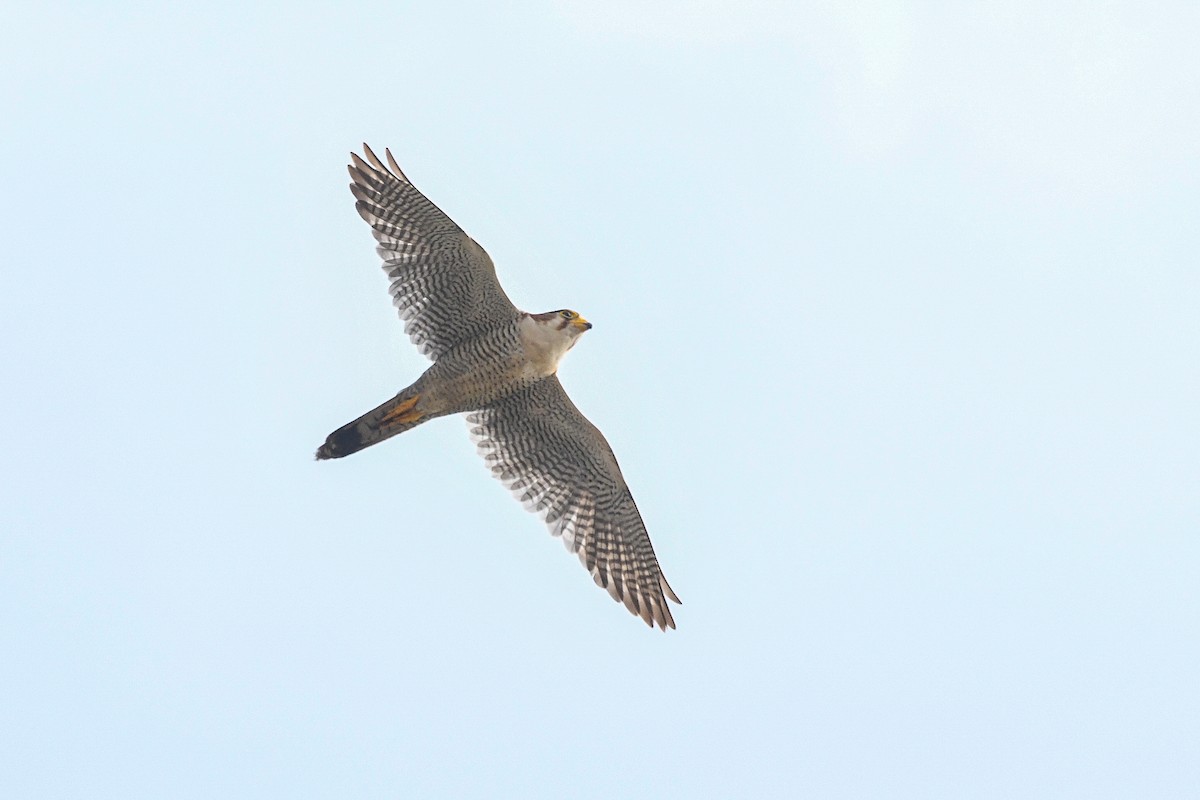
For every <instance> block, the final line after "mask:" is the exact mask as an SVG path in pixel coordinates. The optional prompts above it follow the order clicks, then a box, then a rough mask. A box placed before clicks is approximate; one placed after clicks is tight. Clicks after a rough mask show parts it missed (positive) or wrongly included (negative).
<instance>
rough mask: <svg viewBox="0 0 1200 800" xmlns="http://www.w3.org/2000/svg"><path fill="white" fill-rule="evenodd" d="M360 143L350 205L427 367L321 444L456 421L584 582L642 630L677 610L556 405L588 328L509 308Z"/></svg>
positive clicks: (601, 464)
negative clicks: (572, 560) (369, 236)
mask: <svg viewBox="0 0 1200 800" xmlns="http://www.w3.org/2000/svg"><path fill="white" fill-rule="evenodd" d="M384 153H385V155H386V157H387V165H386V166H385V165H384V164H383V162H382V161H380V160H379V158H378V157H377V156H376V155H375V154H374V153H373V152H371V148H369V147H367V146H366V145H365V144H364V145H363V154H364V156H365V159H364V158H360V157H359V156H358V155H357V154H355V153H352V154H351V155H350V158H351V162H352V163H351V164H350V165H349V169H350V177H351V179H352V182H351V184H350V191H351V192H352V193H353V194H354V197H355V200H357V202H356V203H355V208H356V209H357V210H358V213H359V215H360V216H361V217H362V218H363V219H364V220H366V221H367V224H368V225H370V226H371V232H372V233H373V234H374V235H375V240H376V241H377V242H378V246H377V247H376V251H377V252H378V253H379V255H380V257H381V258H382V259H383V269H384V271H385V272H386V273H387V276H388V278H389V279H390V280H391V289H390V291H391V295H392V301H393V303H394V304H395V306H396V308H397V310H398V311H399V312H400V319H401V320H403V321H404V329H405V332H406V333H407V334H408V335H409V338H411V339H412V341H413V343H414V344H415V345H416V346H417V348H418V349H419V350H420V351H421V352H422V353H424V354H425V355H426V356H428V357H429V358H430V360H432V361H433V364H432V365H431V366H430V367H429V369H427V370H426V371H425V373H424V374H423V375H421V377H420V378H418V379H417V380H416V382H415V383H413V384H412V385H411V386H409V387H408V388H407V389H404V390H402V391H401V392H400V393H399V394H397V395H396V396H395V397H393V398H392V399H390V400H388V401H387V402H385V403H384V404H383V405H381V406H379V407H378V408H376V409H374V410H373V411H368V412H367V413H366V414H363V415H362V416H361V417H359V418H358V419H356V420H354V421H353V422H349V423H347V424H345V425H343V426H342V427H340V428H338V429H337V430H336V431H334V432H333V433H331V434H329V436H328V438H326V440H325V444H323V445H321V447H320V449H318V450H317V458H318V459H328V458H342V457H344V456H348V455H350V454H351V453H357V452H358V451H359V450H362V449H363V448H366V447H370V446H371V445H373V444H378V443H379V442H382V441H383V440H384V439H388V438H390V437H392V436H395V435H396V434H398V433H403V432H404V431H407V430H410V429H412V428H414V427H416V426H417V425H420V424H421V423H423V422H426V421H427V420H431V419H433V418H434V417H442V416H446V415H447V414H463V413H465V414H466V415H467V425H468V427H469V429H470V433H471V437H472V439H474V441H475V443H476V446H477V448H478V450H479V453H480V455H482V456H483V459H484V461H485V462H487V465H488V466H489V467H490V468H491V471H492V474H493V475H495V476H496V477H497V478H499V479H500V480H501V481H502V482H503V483H504V484H505V486H507V487H508V488H509V489H510V490H511V491H512V492H513V494H515V495H516V496H517V498H518V499H519V500H520V501H521V502H522V503H523V504H524V505H525V507H526V508H527V509H529V510H530V511H534V512H537V513H538V514H539V515H540V516H541V518H542V519H543V520H544V521H545V522H546V524H547V525H548V526H549V528H550V532H551V533H552V534H553V535H555V536H558V537H561V538H562V540H563V543H564V544H565V545H566V546H567V549H568V550H570V551H571V552H574V553H576V554H577V555H578V556H579V560H580V561H581V562H583V566H584V567H585V568H586V569H587V571H588V572H589V573H590V574H591V576H592V578H593V580H595V581H596V584H597V585H599V586H601V587H603V588H604V589H607V590H608V593H609V594H610V595H611V596H612V597H613V599H614V600H617V601H618V602H621V603H624V604H625V607H626V608H628V609H629V611H630V612H632V613H633V614H635V615H637V616H639V617H641V618H642V620H644V621H645V623H646V624H647V625H650V626H651V627H653V626H655V625H657V626H658V627H659V628H660V629H662V630H666V629H667V628H674V627H675V620H674V619H672V617H671V611H670V609H669V608H668V607H667V600H668V599H670V600H671V601H673V602H675V603H679V602H680V600H679V598H678V597H677V596H676V595H675V592H674V591H672V590H671V586H670V585H669V584H668V583H667V579H666V578H665V577H664V576H663V573H662V569H661V568H660V567H659V565H658V559H657V558H656V557H655V555H654V548H653V547H652V546H651V544H650V537H649V535H648V534H647V533H646V526H645V524H644V523H643V522H642V516H641V514H640V513H639V512H638V508H637V505H636V504H635V503H634V502H633V495H632V494H630V491H629V487H628V486H627V485H626V483H625V479H624V477H622V475H621V469H620V467H619V466H617V459H616V457H615V456H614V455H613V452H612V448H610V447H609V446H608V442H607V441H605V439H604V436H603V434H601V433H600V431H599V430H597V428H596V426H595V425H593V424H592V423H590V422H589V421H588V420H587V418H586V417H585V416H584V415H583V414H582V413H581V412H580V411H579V409H578V408H576V407H575V404H574V403H572V402H571V399H570V398H569V397H567V393H566V391H565V390H564V389H563V387H562V384H561V383H559V382H558V376H557V375H556V372H557V370H558V363H559V360H560V359H561V358H562V357H563V355H564V354H566V352H567V351H568V350H570V349H571V348H572V347H574V346H575V343H576V342H577V341H578V340H579V337H580V336H582V335H583V333H584V331H587V330H589V329H590V328H591V327H592V324H591V323H590V322H588V321H587V320H585V319H584V318H583V317H581V316H580V315H579V314H578V313H576V312H574V311H570V310H567V309H563V310H560V311H547V312H546V313H544V314H529V313H527V312H524V311H521V310H519V309H518V308H517V307H516V306H514V305H513V304H512V301H510V300H509V299H508V296H507V295H506V294H505V293H504V290H503V289H502V288H500V282H499V280H498V279H497V278H496V268H495V266H493V264H492V259H491V258H490V257H489V256H488V254H487V252H486V251H485V250H484V249H483V248H482V247H480V246H479V244H478V243H476V241H475V240H474V239H472V238H471V237H470V236H468V235H467V234H466V233H464V232H463V230H462V229H461V228H459V227H458V226H457V225H455V224H454V222H453V221H452V220H451V219H450V218H449V217H448V216H446V215H445V214H444V213H442V211H441V210H440V209H439V208H438V207H437V206H435V205H434V204H433V203H431V202H430V201H429V200H428V199H427V198H426V197H425V195H423V194H421V193H420V192H419V191H417V189H416V187H414V186H413V185H412V183H411V182H410V181H409V180H408V178H407V177H405V175H404V173H403V172H402V171H401V170H400V167H399V166H397V165H396V160H395V159H394V158H392V154H391V151H389V150H385V151H384Z"/></svg>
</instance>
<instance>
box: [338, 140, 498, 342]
mask: <svg viewBox="0 0 1200 800" xmlns="http://www.w3.org/2000/svg"><path fill="white" fill-rule="evenodd" d="M363 152H364V153H365V154H366V160H365V161H364V160H363V159H361V158H359V157H358V155H357V154H354V153H351V154H350V158H351V161H352V162H353V163H351V164H350V167H349V169H350V177H351V178H352V179H353V183H351V184H350V191H351V192H352V193H353V194H354V197H355V199H357V201H358V202H357V203H355V208H357V209H358V213H359V215H360V216H362V218H363V219H365V220H366V221H367V223H368V224H370V226H371V230H372V232H373V233H374V234H375V239H376V240H377V241H378V242H379V246H378V247H376V251H377V252H378V253H379V255H380V257H381V258H382V259H383V269H384V271H385V272H387V275H388V277H389V278H390V279H391V281H392V285H391V289H390V291H391V294H392V302H393V303H394V304H395V306H396V309H397V310H398V311H399V312H400V319H402V320H403V321H404V330H405V332H406V333H408V335H409V338H411V339H412V341H413V344H415V345H416V346H417V348H418V349H419V350H420V351H421V352H422V353H424V354H425V355H427V356H429V357H430V358H431V359H433V360H435V361H436V360H437V358H438V357H439V356H440V355H442V354H443V353H445V352H446V351H447V350H450V349H451V348H453V347H454V346H455V345H456V344H458V343H460V342H462V341H464V340H466V339H470V338H473V337H475V336H477V335H479V334H480V333H482V332H483V331H485V330H487V329H489V328H493V327H495V326H497V325H501V324H504V323H507V322H511V321H512V320H514V319H515V318H516V317H517V315H518V313H519V312H518V311H517V309H516V308H515V307H514V306H513V304H512V302H511V301H510V300H509V299H508V296H507V295H506V294H505V293H504V290H503V289H502V288H500V282H499V280H497V279H496V268H495V267H494V266H493V265H492V259H491V258H490V257H488V254H487V252H486V251H485V250H484V249H483V248H482V247H480V246H479V244H478V243H477V242H476V241H475V240H474V239H472V238H471V237H470V236H467V234H466V233H464V232H463V230H462V229H461V228H459V227H458V226H457V225H455V224H454V221H453V220H451V219H450V218H449V217H448V216H446V215H445V214H444V213H442V211H441V209H439V208H438V207H437V206H435V205H434V204H433V203H431V202H429V200H428V198H426V197H425V195H423V194H421V193H420V192H419V191H417V189H416V187H415V186H413V185H412V183H410V182H409V180H408V178H407V177H405V175H404V173H403V172H401V171H400V167H398V166H397V165H396V160H395V159H394V158H392V154H391V152H390V151H387V150H385V151H384V152H385V154H386V155H387V160H388V165H389V166H384V164H383V162H381V161H380V160H379V158H378V157H377V156H376V155H375V154H374V153H373V152H371V148H369V147H367V146H366V145H365V144H364V145H363Z"/></svg>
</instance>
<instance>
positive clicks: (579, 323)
mask: <svg viewBox="0 0 1200 800" xmlns="http://www.w3.org/2000/svg"><path fill="white" fill-rule="evenodd" d="M571 324H572V325H574V326H575V327H576V328H578V329H579V331H580V333H582V332H583V331H586V330H591V327H592V323H590V322H588V321H587V320H586V319H584V318H583V317H576V318H575V319H573V320H571Z"/></svg>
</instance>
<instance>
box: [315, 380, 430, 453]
mask: <svg viewBox="0 0 1200 800" xmlns="http://www.w3.org/2000/svg"><path fill="white" fill-rule="evenodd" d="M433 416H437V415H436V414H434V415H433ZM429 418H430V417H429V416H428V415H426V414H425V413H423V412H422V411H421V393H420V392H419V391H417V390H416V389H414V388H413V387H411V386H410V387H409V388H407V389H405V390H404V391H403V392H401V393H400V394H398V395H396V396H395V397H393V398H392V399H391V400H388V401H387V402H386V403H384V404H383V405H381V406H379V407H378V408H376V409H374V410H372V411H368V412H367V413H366V414H363V415H362V416H361V417H359V418H358V419H356V420H354V421H353V422H348V423H346V424H345V425H343V426H342V427H340V428H338V429H337V430H336V431H334V432H333V433H331V434H329V436H328V437H326V439H325V444H323V445H321V446H320V447H319V448H318V449H317V459H318V460H323V459H326V458H341V457H343V456H348V455H350V454H351V453H357V452H358V451H359V450H362V449H364V448H367V447H370V446H371V445H373V444H378V443H379V442H382V441H383V440H384V439H389V438H391V437H393V436H395V435H396V434H398V433H404V432H405V431H406V430H409V429H410V428H415V427H417V426H418V425H420V424H421V423H422V422H424V421H425V420H427V419H429Z"/></svg>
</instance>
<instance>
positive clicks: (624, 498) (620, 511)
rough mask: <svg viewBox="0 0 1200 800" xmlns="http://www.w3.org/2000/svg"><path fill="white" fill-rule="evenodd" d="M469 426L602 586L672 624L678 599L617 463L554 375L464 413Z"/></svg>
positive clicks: (495, 469) (649, 620)
mask: <svg viewBox="0 0 1200 800" xmlns="http://www.w3.org/2000/svg"><path fill="white" fill-rule="evenodd" d="M467 423H468V425H469V426H470V428H471V438H472V439H474V440H475V443H476V445H477V446H478V448H479V452H480V455H482V456H483V458H484V460H485V461H487V463H488V466H489V467H490V468H491V470H492V474H493V475H495V476H496V477H497V478H499V479H500V480H501V481H503V482H504V484H505V486H507V487H508V488H509V489H510V490H511V491H512V492H513V494H515V495H516V496H517V498H518V499H520V500H521V502H522V503H524V504H525V507H526V508H528V509H529V510H530V511H536V512H538V513H539V514H540V515H541V517H542V519H543V520H545V522H546V524H547V525H549V527H550V532H551V533H552V534H554V535H555V536H560V537H562V540H563V543H564V544H565V545H566V546H567V549H568V550H570V551H572V552H574V553H577V554H578V555H579V560H580V561H582V562H583V565H584V567H585V568H587V570H588V572H589V573H591V575H592V578H593V579H594V580H595V581H596V583H597V584H598V585H599V586H602V587H604V588H605V589H607V590H608V593H609V594H610V595H612V597H613V599H614V600H617V601H619V602H622V603H624V604H625V607H626V608H628V609H629V610H630V611H631V612H632V613H633V614H635V615H637V616H639V617H641V618H642V619H643V620H644V621H645V623H646V624H647V625H650V626H651V627H653V626H654V625H655V624H657V625H658V627H659V628H661V629H663V630H666V629H667V628H674V627H675V620H674V619H672V618H671V611H670V609H669V608H668V607H667V603H666V599H667V598H670V599H671V600H672V601H674V602H676V603H678V602H680V600H679V598H678V597H676V596H675V592H673V591H672V590H671V587H670V585H668V584H667V579H666V578H665V577H663V574H662V570H661V569H660V568H659V566H658V559H657V558H655V555H654V548H653V547H652V546H651V545H650V537H649V536H648V535H647V533H646V526H645V524H644V523H643V522H642V516H641V514H639V513H638V509H637V505H636V504H635V503H634V502H633V495H632V494H630V492H629V487H628V486H627V485H626V484H625V479H624V478H623V477H622V476H621V469H620V467H619V466H617V459H616V457H615V456H614V455H613V452H612V449H611V448H610V447H609V446H608V442H607V441H605V439H604V436H603V434H601V433H600V431H599V430H597V429H596V426H594V425H592V423H590V422H588V420H587V418H586V417H584V416H583V414H582V413H581V412H580V411H579V409H578V408H576V407H575V404H574V403H572V402H571V399H570V398H569V397H567V393H566V391H565V390H563V388H562V384H561V383H559V382H558V378H557V377H556V376H554V375H551V376H550V377H548V378H543V379H541V380H539V381H538V382H536V383H534V384H532V385H530V386H528V387H526V388H524V389H521V390H519V391H517V392H515V393H514V394H512V395H509V396H508V397H507V398H505V399H504V400H501V401H500V402H499V403H497V404H495V405H493V406H490V407H488V408H485V409H483V410H481V411H476V412H473V413H471V414H469V415H467Z"/></svg>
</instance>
